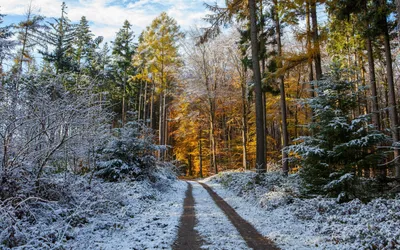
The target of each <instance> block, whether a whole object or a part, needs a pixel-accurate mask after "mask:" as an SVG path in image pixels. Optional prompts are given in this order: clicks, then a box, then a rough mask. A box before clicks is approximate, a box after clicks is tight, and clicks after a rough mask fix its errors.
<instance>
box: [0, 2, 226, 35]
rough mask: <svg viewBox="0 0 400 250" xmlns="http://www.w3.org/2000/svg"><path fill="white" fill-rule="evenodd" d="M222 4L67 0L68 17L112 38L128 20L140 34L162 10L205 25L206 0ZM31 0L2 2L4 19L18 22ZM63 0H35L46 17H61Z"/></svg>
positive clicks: (188, 23)
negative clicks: (82, 17) (84, 17)
mask: <svg viewBox="0 0 400 250" xmlns="http://www.w3.org/2000/svg"><path fill="white" fill-rule="evenodd" d="M216 1H217V2H218V3H219V4H222V3H223V2H224V0H65V3H66V4H67V6H68V9H67V12H68V17H69V19H71V20H72V21H73V22H78V21H79V19H80V18H81V16H86V18H87V19H88V20H89V21H90V24H91V29H92V31H93V33H94V34H95V35H96V36H100V35H101V36H104V38H105V40H106V41H111V40H113V39H114V37H115V33H116V32H117V31H118V30H119V29H120V28H121V27H122V24H123V22H124V20H128V21H129V22H130V23H131V24H132V26H133V30H134V32H135V35H136V36H138V35H139V34H140V32H141V31H142V30H143V29H144V28H145V27H146V26H148V25H149V24H150V23H151V21H152V20H153V19H154V18H155V17H156V16H158V15H159V14H160V13H161V12H162V11H165V12H167V13H168V15H169V16H171V17H173V18H175V20H176V21H177V22H178V24H179V25H180V26H181V27H182V29H184V30H185V29H188V28H189V27H191V26H194V25H198V26H204V21H203V20H202V18H203V17H204V16H205V15H206V13H207V10H206V9H205V7H204V5H203V3H204V2H207V3H215V2H216ZM29 2H30V0H4V1H2V3H0V13H2V14H6V15H7V16H6V17H5V18H4V23H5V24H8V23H16V22H19V21H20V20H22V19H23V16H24V13H25V12H26V9H27V7H28V5H29ZM62 2H63V0H32V6H33V7H34V10H35V13H40V14H41V15H44V16H46V17H59V16H60V12H61V10H60V9H61V4H62Z"/></svg>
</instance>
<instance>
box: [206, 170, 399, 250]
mask: <svg viewBox="0 0 400 250" xmlns="http://www.w3.org/2000/svg"><path fill="white" fill-rule="evenodd" d="M347 177H348V176H346V178H347ZM343 178H345V177H343ZM206 181H207V182H208V184H209V185H211V186H212V187H213V189H214V190H216V191H217V193H218V194H219V195H220V196H222V197H223V198H224V199H225V200H226V201H227V202H228V203H230V205H231V206H232V207H234V208H235V209H236V210H237V212H238V213H239V214H240V215H241V216H242V217H244V218H245V219H246V220H248V221H249V222H251V223H252V224H253V225H254V226H255V227H256V228H257V229H258V230H259V231H260V232H261V233H262V234H264V235H266V236H267V237H270V238H271V239H272V240H274V241H276V243H277V244H278V245H280V246H281V247H282V249H296V250H297V249H346V250H347V249H400V231H399V230H398V227H399V225H400V195H397V197H396V198H395V199H382V198H379V199H374V200H372V201H370V202H368V203H362V202H361V201H360V200H358V199H355V200H352V201H350V202H347V203H338V201H337V200H336V199H334V198H324V197H321V196H318V197H314V198H311V199H305V198H304V197H302V195H301V190H300V186H301V185H300V184H301V183H300V181H301V180H300V178H299V176H298V175H289V177H288V178H285V177H283V176H281V174H280V173H277V172H270V173H267V174H265V175H262V176H259V177H257V175H256V173H254V172H223V173H220V174H218V175H216V176H213V177H211V178H209V179H207V180H206ZM250 187H251V188H250Z"/></svg>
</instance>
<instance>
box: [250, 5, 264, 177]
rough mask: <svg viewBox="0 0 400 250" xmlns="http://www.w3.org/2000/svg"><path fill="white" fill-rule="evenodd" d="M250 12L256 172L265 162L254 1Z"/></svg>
mask: <svg viewBox="0 0 400 250" xmlns="http://www.w3.org/2000/svg"><path fill="white" fill-rule="evenodd" d="M249 12H250V27H251V29H250V31H251V32H250V33H251V58H252V62H253V63H252V65H253V74H254V85H255V96H256V131H257V151H256V168H257V171H258V172H263V171H265V169H266V160H265V124H264V119H263V117H264V114H263V113H264V112H263V111H264V104H263V94H262V90H261V71H260V61H259V59H258V55H259V52H258V46H259V45H258V31H257V14H256V13H257V6H256V1H255V0H249Z"/></svg>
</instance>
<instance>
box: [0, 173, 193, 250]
mask: <svg viewBox="0 0 400 250" xmlns="http://www.w3.org/2000/svg"><path fill="white" fill-rule="evenodd" d="M73 178H74V179H75V180H73V181H71V185H70V186H69V187H68V189H69V191H70V192H71V195H70V197H66V199H68V202H66V201H67V200H66V199H65V200H64V201H57V202H39V201H34V200H33V201H32V202H26V203H25V205H24V211H25V213H27V214H28V213H29V215H26V216H24V217H22V219H21V220H18V221H17V223H15V224H14V226H10V224H12V223H10V218H11V217H10V216H4V215H5V214H4V213H3V211H4V210H5V209H7V210H8V211H9V213H10V214H11V216H12V217H14V218H15V217H17V216H18V209H15V210H13V209H11V207H6V208H4V207H1V206H0V209H3V210H0V213H1V216H0V242H1V243H4V241H5V240H7V239H11V237H10V235H14V236H13V238H16V239H17V240H18V241H19V243H18V246H17V247H15V249H170V246H171V245H172V244H173V242H174V241H175V238H176V235H177V230H178V224H179V220H180V217H181V214H182V212H183V199H184V197H185V191H186V189H187V185H186V184H185V183H184V182H181V181H177V180H176V179H175V177H171V176H165V175H164V174H163V173H160V174H159V175H158V176H155V177H154V178H155V179H156V181H149V180H148V179H144V180H137V181H129V182H119V183H110V182H105V181H102V180H100V179H93V182H92V184H91V187H90V189H89V185H88V178H87V177H76V176H75V177H73ZM0 205H1V204H0ZM20 210H21V209H20ZM11 231H14V233H12V232H11ZM10 233H12V234H10ZM0 249H8V248H7V247H5V246H4V245H0Z"/></svg>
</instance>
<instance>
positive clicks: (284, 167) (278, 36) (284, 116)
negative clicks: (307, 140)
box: [274, 0, 289, 175]
mask: <svg viewBox="0 0 400 250" xmlns="http://www.w3.org/2000/svg"><path fill="white" fill-rule="evenodd" d="M274 5H275V11H274V14H275V18H274V19H275V28H276V41H277V46H278V68H282V41H281V24H280V20H279V13H278V1H277V0H274ZM279 90H280V94H281V100H280V104H281V105H280V106H281V120H282V149H281V151H282V172H283V174H284V175H288V173H289V163H288V160H287V159H288V154H287V153H286V151H285V148H286V147H287V146H288V145H289V134H288V130H287V111H286V94H285V79H284V75H283V74H282V75H281V76H280V77H279Z"/></svg>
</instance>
